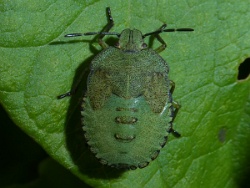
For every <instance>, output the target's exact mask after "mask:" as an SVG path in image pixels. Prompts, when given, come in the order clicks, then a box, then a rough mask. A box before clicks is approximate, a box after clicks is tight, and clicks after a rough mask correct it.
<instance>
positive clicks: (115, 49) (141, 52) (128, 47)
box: [58, 8, 193, 169]
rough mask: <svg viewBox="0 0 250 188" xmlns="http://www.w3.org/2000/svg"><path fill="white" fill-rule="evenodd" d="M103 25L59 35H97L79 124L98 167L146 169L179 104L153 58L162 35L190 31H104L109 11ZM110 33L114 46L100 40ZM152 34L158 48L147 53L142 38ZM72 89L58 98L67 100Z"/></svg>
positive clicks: (164, 72)
mask: <svg viewBox="0 0 250 188" xmlns="http://www.w3.org/2000/svg"><path fill="white" fill-rule="evenodd" d="M107 16H108V24H107V25H106V27H105V28H104V29H103V31H101V32H87V33H72V34H67V35H65V37H76V36H86V35H99V38H98V42H99V44H100V46H101V47H102V48H103V50H102V51H101V52H100V53H99V54H98V55H96V56H95V58H94V59H93V60H92V63H91V70H90V74H89V76H88V82H87V91H86V93H85V96H84V97H83V102H82V109H83V110H82V112H81V115H82V123H83V130H84V132H85V138H86V140H87V143H88V145H89V146H90V150H91V151H92V152H93V153H94V154H95V156H96V157H97V158H98V159H99V161H100V162H101V163H102V164H105V165H108V166H111V167H116V168H126V169H136V168H138V167H139V168H144V167H146V166H147V165H148V164H149V162H150V161H152V160H154V159H155V158H156V157H157V156H158V154H159V152H160V149H161V148H163V147H164V145H165V144H166V142H167V137H168V134H169V133H171V132H172V133H174V134H175V135H177V136H180V135H179V133H178V132H176V131H174V129H173V128H172V124H173V121H174V119H175V117H176V114H177V112H178V109H179V108H180V105H179V104H178V103H177V102H174V101H173V99H172V94H173V91H174V86H175V85H174V82H173V81H171V80H169V78H168V73H169V66H168V64H167V63H166V61H165V60H164V59H163V58H162V57H161V56H160V55H159V54H158V53H159V52H161V51H163V50H164V49H165V48H166V43H165V42H164V40H163V39H162V38H161V36H160V35H159V34H160V33H162V32H174V31H193V29H191V28H179V29H166V26H167V25H166V24H163V25H162V26H161V27H160V28H159V29H157V30H156V31H153V32H150V33H146V34H144V35H143V34H142V33H141V31H139V30H137V29H124V30H123V31H122V32H121V33H116V32H109V30H110V29H111V28H112V26H113V25H114V21H113V18H112V16H111V11H110V8H107ZM106 35H115V36H117V37H118V38H119V42H118V44H117V45H116V46H109V45H108V44H107V43H105V41H103V37H104V36H106ZM150 35H153V36H154V37H155V38H156V39H157V40H158V41H159V42H160V43H161V45H160V46H159V47H158V48H157V49H155V50H153V49H151V48H148V47H147V44H146V43H145V42H144V38H145V37H147V36H150ZM74 92H75V90H74V89H73V90H72V91H70V92H68V93H65V94H63V95H60V96H58V98H59V99H61V98H64V97H66V96H70V95H72V94H73V93H74Z"/></svg>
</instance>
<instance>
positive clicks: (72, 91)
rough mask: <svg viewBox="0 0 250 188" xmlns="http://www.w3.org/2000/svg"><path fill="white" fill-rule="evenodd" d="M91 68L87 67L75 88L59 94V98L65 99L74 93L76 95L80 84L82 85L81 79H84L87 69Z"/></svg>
mask: <svg viewBox="0 0 250 188" xmlns="http://www.w3.org/2000/svg"><path fill="white" fill-rule="evenodd" d="M88 69H89V68H85V69H84V70H83V71H82V73H81V75H80V76H79V78H78V79H77V82H76V83H75V84H74V86H73V88H72V89H71V90H70V91H69V92H67V93H64V94H61V95H59V96H57V99H63V98H64V97H70V96H72V95H74V94H75V93H76V91H77V89H78V86H79V85H80V83H81V81H82V78H83V76H84V75H85V73H86V71H87V70H88Z"/></svg>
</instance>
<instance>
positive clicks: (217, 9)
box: [0, 0, 250, 188]
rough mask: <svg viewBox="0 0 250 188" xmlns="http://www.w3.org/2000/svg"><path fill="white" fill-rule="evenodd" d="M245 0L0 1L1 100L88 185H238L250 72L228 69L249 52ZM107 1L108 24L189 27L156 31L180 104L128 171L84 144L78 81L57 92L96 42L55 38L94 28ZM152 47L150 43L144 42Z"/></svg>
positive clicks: (245, 171) (244, 167) (244, 170)
mask: <svg viewBox="0 0 250 188" xmlns="http://www.w3.org/2000/svg"><path fill="white" fill-rule="evenodd" d="M248 5H249V2H248V0H240V1H233V0H229V1H228V0H227V1H226V0H216V1H198V0H187V1H183V0H181V1H178V2H177V1H174V0H170V1H167V2H166V1H164V0H161V1H147V2H142V1H119V2H117V1H113V2H110V1H107V0H106V1H94V0H92V1H80V0H78V1H76V0H75V1H73V0H64V1H52V0H49V1H48V0H47V1H45V0H44V1H30V0H24V1H17V0H13V1H7V0H5V1H1V4H0V10H1V14H0V23H1V27H0V30H1V35H0V46H1V48H0V55H1V60H0V61H1V62H0V101H1V104H2V105H3V107H4V108H5V110H6V111H7V113H8V114H9V116H10V117H11V118H12V120H13V121H14V122H15V123H16V125H18V126H19V127H20V128H21V129H22V130H23V131H25V132H26V133H27V134H28V135H29V136H30V137H32V138H33V139H34V140H36V142H38V143H39V144H40V145H41V146H42V147H43V148H44V149H45V150H46V151H47V153H48V154H49V155H50V156H52V157H53V158H54V159H55V160H57V161H58V162H59V163H61V164H62V165H63V166H65V168H67V169H69V170H70V171H72V172H73V173H74V174H75V175H76V176H78V177H79V178H80V179H82V180H83V181H84V182H86V183H87V184H89V185H91V186H93V187H187V188H188V187H239V186H245V187H247V186H249V184H250V183H249V182H248V179H247V177H249V174H250V173H249V172H250V170H249V169H250V163H249V160H248V159H249V156H250V152H249V150H248V148H249V146H250V144H249V143H250V138H249V136H248V135H249V133H250V123H249V122H250V78H249V76H248V78H247V79H243V80H237V75H238V67H239V65H240V64H241V63H242V62H243V61H244V60H245V59H246V58H248V57H250V31H249V28H250V22H249V18H250V13H249V11H248ZM107 6H110V7H111V10H112V15H113V18H114V21H115V26H114V28H112V31H117V32H121V31H122V30H123V29H124V28H128V27H130V28H137V29H140V30H141V31H142V32H143V33H146V32H151V31H154V30H156V29H158V28H159V27H160V26H161V25H162V24H163V23H165V22H166V23H167V24H168V27H169V28H178V27H191V28H194V29H195V31H194V32H189V33H163V34H161V36H162V37H163V39H164V40H165V41H167V44H168V47H167V49H166V50H165V51H163V52H161V54H160V55H161V56H162V57H163V58H164V59H165V60H166V61H167V62H168V64H169V66H170V78H171V79H172V80H174V81H175V83H176V89H175V92H174V99H175V100H176V101H178V102H179V103H180V104H181V105H182V108H181V109H180V111H179V114H178V116H177V118H176V121H175V126H174V127H175V129H176V130H178V132H180V133H181V135H182V137H180V138H175V137H174V136H173V135H170V138H169V142H168V143H167V145H166V146H165V147H164V148H163V149H162V151H161V153H160V155H159V157H158V158H157V159H156V160H155V161H153V162H152V163H151V164H150V165H149V166H148V167H146V168H144V169H138V170H135V171H121V170H116V169H112V168H108V167H105V166H102V165H101V164H99V163H98V161H97V160H96V159H95V158H94V157H93V155H92V154H91V153H90V151H89V150H88V149H87V148H86V145H85V140H84V137H83V131H82V128H81V127H82V125H81V122H80V121H81V120H80V108H79V104H80V101H81V95H82V92H83V89H81V88H84V86H85V83H86V79H85V80H83V81H82V83H81V87H80V89H79V90H78V92H77V94H76V95H74V96H73V97H71V98H65V99H62V100H57V98H56V96H58V95H60V94H62V93H65V92H67V91H69V90H70V88H71V87H73V86H74V85H75V84H76V83H77V81H78V78H79V77H80V75H81V72H83V71H84V69H85V68H86V67H88V66H89V64H90V62H91V60H92V59H93V57H94V56H95V55H96V54H97V53H98V50H99V49H100V48H99V47H98V44H97V43H96V42H94V41H93V39H95V37H91V36H89V37H80V38H72V39H71V38H69V39H67V38H64V37H63V36H64V35H65V34H67V33H73V32H88V31H100V30H101V29H102V28H103V27H104V26H105V24H106V23H107V19H106V14H105V8H106V7H107ZM108 38H110V37H106V39H108ZM109 42H110V43H109ZM108 43H109V44H112V43H113V42H112V41H110V40H108ZM159 45H160V44H159V43H158V42H156V41H155V42H154V43H153V48H156V47H157V46H159ZM97 49H98V50H97ZM248 63H249V62H248ZM248 72H249V71H248ZM104 136H105V135H104ZM152 136H153V135H152ZM142 147H144V146H142Z"/></svg>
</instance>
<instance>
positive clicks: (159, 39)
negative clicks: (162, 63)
mask: <svg viewBox="0 0 250 188" xmlns="http://www.w3.org/2000/svg"><path fill="white" fill-rule="evenodd" d="M166 27H167V25H166V24H163V25H162V26H161V27H160V28H159V29H158V30H156V31H154V32H155V33H156V34H155V37H156V39H157V40H158V41H159V42H160V43H161V46H159V47H158V48H156V49H155V51H156V52H157V53H160V52H162V51H163V50H165V48H166V47H167V44H166V42H165V41H164V40H163V39H162V38H161V36H160V35H159V33H161V32H163V30H164V29H165V28H166Z"/></svg>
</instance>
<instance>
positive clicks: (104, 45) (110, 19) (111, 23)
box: [98, 7, 114, 49]
mask: <svg viewBox="0 0 250 188" xmlns="http://www.w3.org/2000/svg"><path fill="white" fill-rule="evenodd" d="M106 11H107V18H108V23H107V25H106V26H105V27H104V29H103V30H102V32H109V30H110V29H111V28H112V27H113V26H114V20H113V17H112V16H111V10H110V8H109V7H107V9H106ZM104 36H105V34H100V35H99V37H98V43H99V45H100V46H101V47H102V48H104V49H105V48H108V47H109V45H108V44H107V43H106V42H104V40H102V39H103V37H104Z"/></svg>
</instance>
